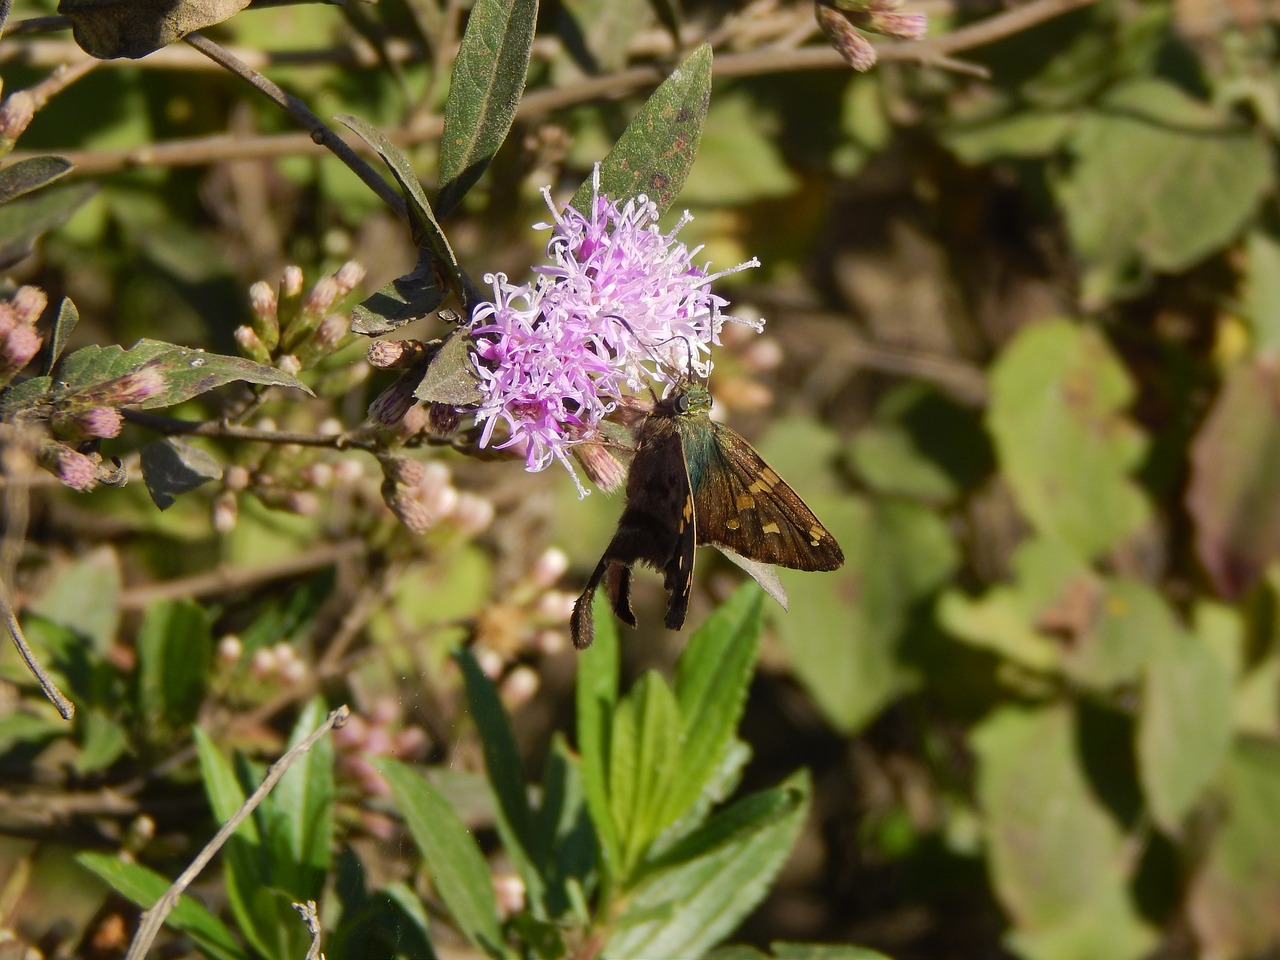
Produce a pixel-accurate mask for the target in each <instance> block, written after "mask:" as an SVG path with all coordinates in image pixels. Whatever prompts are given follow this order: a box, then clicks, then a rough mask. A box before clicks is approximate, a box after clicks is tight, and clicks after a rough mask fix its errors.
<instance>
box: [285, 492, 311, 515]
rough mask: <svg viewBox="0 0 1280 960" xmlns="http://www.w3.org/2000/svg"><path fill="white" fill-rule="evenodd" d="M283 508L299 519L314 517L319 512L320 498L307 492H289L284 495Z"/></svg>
mask: <svg viewBox="0 0 1280 960" xmlns="http://www.w3.org/2000/svg"><path fill="white" fill-rule="evenodd" d="M284 508H285V509H286V510H288V511H289V512H290V513H296V514H297V515H298V516H300V517H314V516H315V515H316V514H317V513H319V512H320V498H319V497H317V496H316V495H315V494H314V493H311V492H309V491H307V490H290V491H289V492H288V493H286V494H285V497H284Z"/></svg>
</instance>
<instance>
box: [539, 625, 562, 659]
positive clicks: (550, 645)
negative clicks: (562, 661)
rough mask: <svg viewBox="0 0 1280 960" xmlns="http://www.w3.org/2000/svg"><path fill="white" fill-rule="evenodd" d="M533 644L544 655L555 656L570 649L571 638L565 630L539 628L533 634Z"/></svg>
mask: <svg viewBox="0 0 1280 960" xmlns="http://www.w3.org/2000/svg"><path fill="white" fill-rule="evenodd" d="M532 646H533V648H534V649H535V650H537V651H538V652H539V653H541V654H543V655H544V656H548V657H553V656H555V655H556V654H558V653H564V651H565V650H567V649H569V640H568V638H567V637H566V636H565V634H564V631H563V630H539V631H538V632H537V633H535V634H534V635H533V644H532Z"/></svg>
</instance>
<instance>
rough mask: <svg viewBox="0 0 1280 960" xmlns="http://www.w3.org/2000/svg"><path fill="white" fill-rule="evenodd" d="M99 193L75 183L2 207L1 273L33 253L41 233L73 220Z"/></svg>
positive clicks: (89, 185) (0, 235) (0, 211)
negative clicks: (76, 213) (77, 212)
mask: <svg viewBox="0 0 1280 960" xmlns="http://www.w3.org/2000/svg"><path fill="white" fill-rule="evenodd" d="M97 191H98V188H97V187H96V186H94V185H93V184H91V183H73V184H68V185H66V186H61V187H50V188H48V189H45V190H37V191H36V192H34V193H29V194H27V195H26V196H22V197H18V198H17V199H16V200H10V201H9V202H8V203H6V204H3V205H0V270H2V269H7V268H9V267H11V266H13V265H14V264H15V263H17V262H18V261H19V260H21V259H22V258H23V257H25V256H26V255H27V254H29V253H30V252H31V248H32V247H33V246H34V244H35V242H36V240H37V239H38V238H39V237H40V236H41V234H44V233H47V232H48V231H50V230H52V229H53V228H54V227H56V226H59V225H60V224H62V223H63V222H65V221H66V220H68V219H70V217H71V215H72V214H73V213H75V212H76V211H77V210H79V209H80V207H81V206H83V205H84V204H85V203H86V202H87V201H88V200H89V198H90V197H92V196H93V195H94V194H95V193H97Z"/></svg>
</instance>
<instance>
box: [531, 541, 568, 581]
mask: <svg viewBox="0 0 1280 960" xmlns="http://www.w3.org/2000/svg"><path fill="white" fill-rule="evenodd" d="M568 569H569V557H568V556H567V555H566V554H565V552H564V551H563V550H561V549H560V548H559V547H547V549H545V550H543V551H542V553H540V554H539V555H538V559H536V560H534V561H533V566H532V567H531V568H530V569H529V582H530V583H532V584H533V585H534V586H535V587H541V588H542V589H544V590H545V589H547V588H548V587H552V586H555V583H556V581H557V580H559V579H560V578H561V577H563V576H564V573H565V571H566V570H568Z"/></svg>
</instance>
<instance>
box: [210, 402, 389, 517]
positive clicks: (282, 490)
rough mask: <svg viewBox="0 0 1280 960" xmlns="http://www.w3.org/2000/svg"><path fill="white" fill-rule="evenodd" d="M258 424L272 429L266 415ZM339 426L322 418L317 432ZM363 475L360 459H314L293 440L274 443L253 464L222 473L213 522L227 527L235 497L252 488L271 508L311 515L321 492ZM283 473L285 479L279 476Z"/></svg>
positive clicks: (236, 504) (236, 507)
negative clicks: (322, 422) (284, 442)
mask: <svg viewBox="0 0 1280 960" xmlns="http://www.w3.org/2000/svg"><path fill="white" fill-rule="evenodd" d="M257 427H258V428H259V429H274V428H275V423H274V421H272V420H270V419H263V420H260V421H259V422H258V424H257ZM327 429H328V430H332V431H334V432H340V431H341V425H340V424H337V423H325V424H321V432H325V431H326V430H327ZM363 476H364V468H363V466H362V465H361V464H360V462H359V461H358V460H353V459H350V458H347V459H342V460H337V461H334V462H329V461H327V460H322V459H318V455H317V453H316V452H315V451H314V450H311V449H305V448H303V447H300V446H297V445H294V444H278V445H273V446H272V447H270V448H269V449H268V450H266V451H265V452H264V453H263V454H262V455H261V456H260V457H259V458H258V461H257V463H255V464H253V465H248V464H243V463H238V464H233V465H232V466H229V467H227V468H226V470H224V471H223V474H222V492H221V493H219V494H218V495H217V496H216V497H214V500H213V514H212V516H213V528H214V529H215V530H216V531H218V532H219V533H230V532H231V530H233V529H234V528H235V525H236V522H237V520H238V519H239V515H240V508H239V498H240V496H241V494H245V493H248V494H251V495H252V496H254V497H256V498H257V499H258V500H259V501H260V502H261V503H262V504H263V505H265V506H267V507H269V508H271V509H273V510H283V511H285V512H286V513H294V514H297V515H299V516H304V517H309V516H314V515H316V514H317V513H319V512H320V509H321V506H322V503H321V498H320V493H321V492H323V491H325V490H328V489H330V488H332V487H335V486H347V485H349V484H352V483H355V482H357V481H359V480H360V478H361V477H363ZM282 478H283V479H282Z"/></svg>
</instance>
